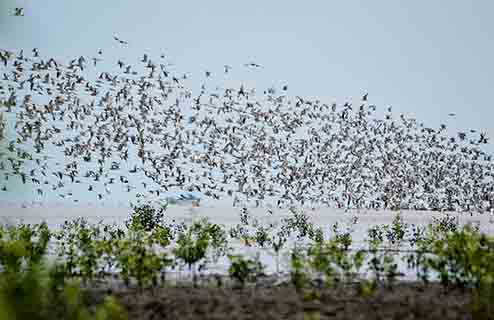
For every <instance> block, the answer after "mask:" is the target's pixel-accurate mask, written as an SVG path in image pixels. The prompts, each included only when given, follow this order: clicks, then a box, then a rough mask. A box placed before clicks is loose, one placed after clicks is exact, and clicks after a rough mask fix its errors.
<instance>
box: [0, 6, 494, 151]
mask: <svg viewBox="0 0 494 320" xmlns="http://www.w3.org/2000/svg"><path fill="white" fill-rule="evenodd" d="M1 1H2V4H0V13H1V15H2V18H1V19H2V20H0V48H2V49H8V50H14V51H18V50H20V49H21V48H24V49H25V50H28V51H30V50H31V49H32V48H33V47H37V48H39V50H40V52H41V53H42V55H45V56H56V57H61V58H64V59H67V60H68V59H69V58H73V57H76V56H80V55H86V56H96V52H97V50H98V49H99V48H101V49H103V51H104V57H105V59H107V60H110V61H115V62H116V60H117V59H119V58H121V59H125V60H126V61H129V62H135V61H137V59H138V58H140V57H141V56H142V54H143V53H144V52H146V53H148V54H150V55H151V56H158V55H159V54H161V53H162V52H163V53H165V54H166V55H167V56H168V57H169V58H170V60H171V61H173V63H174V64H175V65H176V68H177V69H180V70H181V71H183V72H189V73H191V74H194V73H196V74H201V75H202V73H203V71H204V70H206V69H208V70H211V71H212V72H213V73H214V72H218V73H221V72H222V68H223V65H224V64H229V65H232V66H233V68H234V69H233V70H232V73H235V72H237V73H236V76H237V77H238V78H239V79H241V80H240V81H243V77H245V81H246V82H248V81H252V79H249V77H251V75H249V74H247V73H245V71H242V64H243V63H246V62H250V61H254V62H257V63H259V64H261V65H263V66H264V67H265V68H263V69H262V70H261V71H259V73H258V74H256V78H255V79H256V80H255V82H254V85H255V84H259V87H260V89H262V88H263V86H265V85H266V86H267V85H271V84H273V85H280V84H287V85H288V86H289V90H290V93H291V94H293V95H300V96H306V97H311V98H319V99H321V100H322V101H325V102H328V103H331V102H338V103H344V102H345V101H346V100H352V99H359V98H360V96H361V95H362V94H363V93H365V92H369V100H370V102H371V103H373V104H376V105H377V106H378V108H381V109H384V108H385V107H387V106H390V105H391V106H393V110H394V112H397V113H399V112H403V113H406V114H408V115H412V116H415V117H416V118H417V119H418V120H420V121H423V122H425V123H426V124H427V125H428V126H431V127H438V126H439V125H440V124H441V123H445V124H447V125H448V126H449V127H451V128H454V130H455V131H456V130H468V129H470V128H474V129H477V130H479V131H486V132H488V135H489V137H491V140H490V141H489V142H490V146H489V147H488V148H487V149H489V150H492V149H493V148H492V142H493V141H494V140H492V139H494V122H493V121H492V119H494V106H493V105H492V102H491V101H492V99H491V95H492V92H493V89H494V62H493V57H494V42H493V41H492V39H494V20H493V19H492V13H493V12H494V2H493V1H480V0H479V1H452V0H449V1H447V0H444V1H432V0H427V1H398V0H396V1H328V0H326V1H286V0H285V1H258V0H251V1H242V2H240V1H231V0H230V1H226V0H222V1H101V0H99V1H96V0H85V1H56V0H43V1H28V0H24V1H21V0H17V1H15V0H1ZM15 7H24V8H25V16H24V17H13V16H9V14H11V12H12V11H13V9H14V8H15ZM114 34H116V35H117V36H119V37H120V38H122V39H124V40H126V41H128V42H129V46H128V47H122V46H120V45H118V44H117V43H116V42H115V41H114V40H113V35H114ZM237 70H238V71H237ZM451 112H453V113H456V114H457V117H456V118H450V117H448V116H447V114H448V113H451Z"/></svg>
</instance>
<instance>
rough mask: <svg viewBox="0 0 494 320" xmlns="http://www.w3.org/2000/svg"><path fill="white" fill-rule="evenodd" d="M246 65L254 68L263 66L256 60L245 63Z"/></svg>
mask: <svg viewBox="0 0 494 320" xmlns="http://www.w3.org/2000/svg"><path fill="white" fill-rule="evenodd" d="M244 66H246V67H253V68H261V67H262V66H261V65H260V64H257V63H255V62H249V63H245V64H244Z"/></svg>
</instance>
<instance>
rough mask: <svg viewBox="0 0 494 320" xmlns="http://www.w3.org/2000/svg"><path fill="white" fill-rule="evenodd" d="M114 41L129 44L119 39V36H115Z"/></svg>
mask: <svg viewBox="0 0 494 320" xmlns="http://www.w3.org/2000/svg"><path fill="white" fill-rule="evenodd" d="M113 39H115V40H116V41H118V42H119V43H120V44H129V43H128V42H127V41H124V40H122V39H120V38H118V37H117V36H113Z"/></svg>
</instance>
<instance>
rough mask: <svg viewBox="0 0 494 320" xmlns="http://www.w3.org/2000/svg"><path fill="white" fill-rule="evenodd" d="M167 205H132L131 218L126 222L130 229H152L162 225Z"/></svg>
mask: <svg viewBox="0 0 494 320" xmlns="http://www.w3.org/2000/svg"><path fill="white" fill-rule="evenodd" d="M165 210H166V206H165V207H161V208H158V209H157V208H155V207H153V206H152V205H150V204H144V205H138V206H134V205H133V206H132V213H131V215H130V218H129V219H128V220H127V221H126V222H125V225H126V226H127V228H129V229H144V230H145V231H151V230H153V229H154V228H156V227H157V226H159V225H162V223H163V219H164V216H165V214H164V212H165Z"/></svg>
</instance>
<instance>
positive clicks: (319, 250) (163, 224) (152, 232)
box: [0, 205, 494, 308]
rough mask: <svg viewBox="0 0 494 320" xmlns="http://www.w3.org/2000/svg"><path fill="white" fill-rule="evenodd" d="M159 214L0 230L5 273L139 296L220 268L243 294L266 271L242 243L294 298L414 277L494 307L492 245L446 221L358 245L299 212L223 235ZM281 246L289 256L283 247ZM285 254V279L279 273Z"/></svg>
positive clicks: (150, 211)
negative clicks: (110, 284)
mask: <svg viewBox="0 0 494 320" xmlns="http://www.w3.org/2000/svg"><path fill="white" fill-rule="evenodd" d="M164 212H165V208H159V209H156V208H154V207H152V206H150V205H144V206H139V207H135V208H134V210H133V213H132V215H131V217H130V218H129V219H128V220H127V221H126V222H125V227H119V226H117V225H105V224H102V223H99V224H91V223H89V222H87V221H86V220H84V219H77V220H74V221H68V222H66V223H64V225H63V226H62V227H61V228H60V230H57V231H50V230H49V229H48V227H47V225H46V224H39V225H25V224H19V225H15V226H0V269H1V270H2V273H1V274H2V275H9V274H18V273H22V272H28V271H31V270H34V266H39V265H40V264H42V263H44V262H46V261H51V262H52V263H53V264H54V265H55V266H56V269H57V270H59V271H60V274H61V277H62V278H63V279H77V280H80V281H82V284H83V285H85V286H89V285H91V284H92V283H93V282H94V281H95V280H105V281H106V280H108V279H109V278H116V279H117V280H121V281H123V283H124V284H125V285H127V286H132V285H136V286H137V287H139V288H144V287H156V286H163V285H166V283H167V282H166V274H167V273H168V272H169V271H171V270H176V269H178V270H182V269H187V270H188V271H189V274H192V278H193V283H194V285H197V274H198V273H199V274H200V273H202V272H203V271H204V270H206V269H207V267H208V266H209V265H212V264H214V263H218V261H219V260H220V259H223V260H224V261H228V265H229V267H228V271H227V273H228V275H229V276H230V278H231V279H232V280H233V281H234V283H235V284H236V285H239V286H245V285H247V284H251V283H256V282H257V280H258V279H259V278H260V277H262V276H265V274H266V270H265V266H264V265H263V264H262V263H261V259H260V256H259V255H257V256H256V257H254V258H249V257H247V256H245V255H241V254H238V245H239V244H240V243H243V244H244V245H246V246H251V247H253V246H255V247H257V248H258V249H259V250H257V251H258V252H268V253H270V254H274V256H275V258H276V273H277V274H278V275H279V277H280V278H281V280H283V277H284V276H286V280H289V282H290V283H291V284H292V285H293V286H295V288H297V289H298V290H305V289H307V288H312V289H313V288H321V287H336V286H355V285H356V286H357V287H358V289H359V292H361V293H362V294H363V295H372V294H373V292H375V290H376V288H378V287H379V286H388V287H392V286H393V284H394V283H395V282H396V281H397V280H399V279H400V277H401V276H402V275H403V274H405V273H407V272H408V274H410V271H412V272H413V273H414V274H415V278H416V279H417V280H420V281H421V282H422V284H423V285H427V284H428V283H429V282H431V281H436V282H437V281H439V282H440V283H441V284H443V285H444V286H445V287H450V286H454V287H462V288H465V289H467V288H468V289H473V290H474V292H475V293H476V297H477V299H478V301H479V305H481V306H484V307H485V306H491V308H492V301H494V237H492V236H488V235H486V234H483V233H481V232H480V231H479V229H478V227H475V226H472V225H466V226H460V225H459V224H458V221H456V220H455V219H454V218H452V217H450V216H445V217H444V218H441V219H436V220H435V221H434V222H433V223H431V224H430V225H428V226H424V227H422V226H414V225H408V224H406V223H405V222H404V221H403V219H402V218H401V217H400V215H397V216H396V218H395V219H394V220H393V222H392V223H391V224H389V225H380V226H373V227H371V228H370V229H369V230H368V232H367V236H366V238H365V242H364V245H360V246H356V245H354V243H353V242H354V241H353V237H352V233H353V232H354V227H355V226H356V224H357V223H358V221H357V219H352V220H351V221H349V222H348V223H347V224H346V228H345V227H342V226H341V225H339V224H338V223H335V224H333V225H332V226H330V228H327V229H326V230H325V228H323V227H316V226H315V225H314V224H313V223H312V222H310V221H309V219H308V217H307V216H306V215H304V214H303V213H301V212H297V211H295V210H293V211H292V212H291V214H290V215H289V216H288V217H285V218H283V219H281V220H280V221H278V222H270V223H262V222H261V221H260V220H259V219H255V218H254V217H252V216H251V215H250V214H249V213H248V211H247V210H244V211H242V213H241V219H240V223H239V224H238V225H235V226H233V227H232V228H230V229H229V230H227V229H226V228H225V227H223V226H221V225H219V224H215V223H212V222H210V221H209V220H208V219H200V220H196V221H193V222H192V223H190V224H185V223H175V222H173V223H168V222H167V221H166V219H165V214H164ZM287 243H290V244H292V247H291V248H285V247H286V246H287ZM235 248H236V249H235ZM282 254H285V256H284V257H286V258H287V260H288V261H287V262H288V263H287V268H285V269H287V270H288V274H281V272H280V255H282ZM400 264H401V265H405V267H404V268H405V269H407V270H403V268H400Z"/></svg>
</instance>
